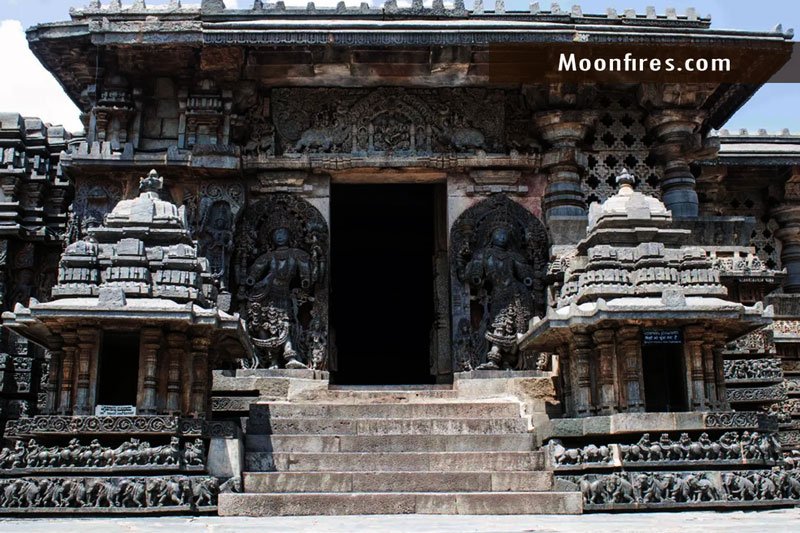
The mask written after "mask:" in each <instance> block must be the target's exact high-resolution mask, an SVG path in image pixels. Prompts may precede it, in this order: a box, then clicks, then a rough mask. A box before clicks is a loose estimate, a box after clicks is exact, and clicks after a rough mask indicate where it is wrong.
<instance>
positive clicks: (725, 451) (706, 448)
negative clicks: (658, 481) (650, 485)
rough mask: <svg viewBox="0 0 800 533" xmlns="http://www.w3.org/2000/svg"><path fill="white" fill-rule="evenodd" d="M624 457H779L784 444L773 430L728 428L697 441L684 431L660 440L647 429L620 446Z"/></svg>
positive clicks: (682, 458) (667, 435) (690, 459)
mask: <svg viewBox="0 0 800 533" xmlns="http://www.w3.org/2000/svg"><path fill="white" fill-rule="evenodd" d="M620 452H621V453H622V460H623V461H626V462H637V461H702V460H734V461H736V460H740V459H747V460H763V461H778V460H779V459H780V457H781V445H780V443H779V442H778V440H777V439H776V438H775V435H774V434H761V433H758V432H757V431H754V432H752V433H750V432H749V431H745V432H744V433H742V435H741V436H739V434H738V433H737V432H736V431H728V432H727V433H724V434H723V435H722V436H720V437H719V438H718V439H717V440H715V441H712V440H711V438H710V437H709V436H708V433H703V434H701V435H700V437H698V439H697V441H693V440H692V439H691V438H690V437H689V435H688V434H686V433H682V434H681V436H680V438H679V439H678V440H677V441H673V440H672V439H670V437H669V434H667V433H663V434H662V435H661V438H659V439H658V442H651V441H650V434H649V433H645V434H644V435H642V438H641V439H639V442H637V443H636V444H632V445H630V446H628V445H622V446H621V447H620Z"/></svg>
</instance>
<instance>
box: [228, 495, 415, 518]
mask: <svg viewBox="0 0 800 533" xmlns="http://www.w3.org/2000/svg"><path fill="white" fill-rule="evenodd" d="M415 509H416V495H414V494H410V493H406V494H396V493H395V494H391V493H384V494H381V493H377V494H363V493H331V494H324V493H323V494H301V493H298V494H220V496H219V505H218V512H219V515H220V516H310V515H360V514H410V513H413V512H414V511H415Z"/></svg>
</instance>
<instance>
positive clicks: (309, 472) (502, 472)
mask: <svg viewBox="0 0 800 533" xmlns="http://www.w3.org/2000/svg"><path fill="white" fill-rule="evenodd" d="M372 474H392V475H412V476H420V475H425V474H436V475H442V474H445V475H454V476H462V475H463V476H469V475H482V476H486V475H492V474H498V475H504V476H505V475H509V474H522V475H533V476H536V475H545V474H553V471H552V470H448V471H442V470H369V471H360V470H355V471H353V470H325V471H318V470H307V471H303V470H295V471H288V472H259V471H258V470H245V471H243V472H242V476H243V477H246V476H258V477H262V476H287V475H288V476H298V477H302V476H309V475H344V476H351V475H372ZM576 490H577V489H576Z"/></svg>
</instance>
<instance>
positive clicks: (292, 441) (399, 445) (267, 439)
mask: <svg viewBox="0 0 800 533" xmlns="http://www.w3.org/2000/svg"><path fill="white" fill-rule="evenodd" d="M534 444H535V439H534V435H533V434H531V433H500V434H481V435H464V434H461V435H248V436H247V437H246V439H245V450H246V451H249V452H270V451H275V452H318V453H319V452H363V453H368V452H479V451H497V452H515V451H525V450H532V449H533V447H534Z"/></svg>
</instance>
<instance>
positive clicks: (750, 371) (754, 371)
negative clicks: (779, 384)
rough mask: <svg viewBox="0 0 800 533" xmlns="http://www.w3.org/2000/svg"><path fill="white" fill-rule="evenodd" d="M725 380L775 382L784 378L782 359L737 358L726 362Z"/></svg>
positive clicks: (731, 381) (732, 381)
mask: <svg viewBox="0 0 800 533" xmlns="http://www.w3.org/2000/svg"><path fill="white" fill-rule="evenodd" d="M724 368H725V381H727V382H729V383H737V382H756V381H765V382H775V381H781V380H782V379H783V371H782V370H781V360H780V359H737V360H727V361H725V364H724Z"/></svg>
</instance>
